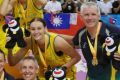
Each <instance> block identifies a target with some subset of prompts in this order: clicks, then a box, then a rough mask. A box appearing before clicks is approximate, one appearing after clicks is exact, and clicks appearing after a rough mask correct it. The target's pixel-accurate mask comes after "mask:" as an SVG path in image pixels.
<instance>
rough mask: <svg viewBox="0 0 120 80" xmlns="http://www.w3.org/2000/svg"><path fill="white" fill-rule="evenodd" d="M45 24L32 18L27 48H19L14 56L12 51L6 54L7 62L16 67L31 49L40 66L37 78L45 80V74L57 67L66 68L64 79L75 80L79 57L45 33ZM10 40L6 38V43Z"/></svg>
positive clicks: (70, 48)
mask: <svg viewBox="0 0 120 80" xmlns="http://www.w3.org/2000/svg"><path fill="white" fill-rule="evenodd" d="M46 28H47V27H46V23H45V21H44V20H43V19H41V18H34V19H33V20H32V21H31V22H30V32H31V37H29V38H26V39H25V41H26V43H27V46H26V47H24V48H21V49H20V50H19V51H18V52H17V53H16V54H15V55H13V54H12V53H13V52H12V49H9V50H8V52H9V54H8V62H9V64H10V65H11V66H14V65H16V64H17V63H18V62H19V61H20V60H21V59H22V58H23V57H24V56H25V54H26V53H27V51H28V50H29V49H32V53H33V54H34V56H35V58H36V59H37V61H38V64H39V66H40V69H39V77H40V78H41V80H45V74H44V73H45V72H46V71H47V70H49V69H50V70H51V69H53V68H55V67H57V66H61V67H63V66H64V67H66V68H67V69H66V72H67V73H66V77H67V78H70V80H76V68H75V67H74V64H76V63H77V62H78V61H79V60H80V55H79V54H78V53H77V52H76V50H75V49H73V47H72V46H70V44H68V43H67V41H65V40H64V39H63V38H62V37H60V36H58V35H57V34H55V33H49V32H47V31H46ZM10 39H11V38H10V37H7V41H9V40H10Z"/></svg>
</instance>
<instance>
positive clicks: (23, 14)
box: [13, 0, 43, 25]
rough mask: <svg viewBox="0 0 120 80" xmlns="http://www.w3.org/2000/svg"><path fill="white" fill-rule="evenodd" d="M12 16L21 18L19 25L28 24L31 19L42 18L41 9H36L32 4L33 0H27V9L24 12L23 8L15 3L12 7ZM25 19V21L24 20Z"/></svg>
mask: <svg viewBox="0 0 120 80" xmlns="http://www.w3.org/2000/svg"><path fill="white" fill-rule="evenodd" d="M13 14H14V16H15V17H20V18H21V21H20V22H21V25H23V24H24V23H27V24H28V22H30V21H31V20H32V19H33V18H35V17H39V18H43V9H42V7H41V8H37V6H35V4H34V0H27V7H26V9H25V10H24V8H23V7H22V6H21V4H20V3H19V1H18V2H16V4H15V5H14V11H13ZM24 18H25V19H24Z"/></svg>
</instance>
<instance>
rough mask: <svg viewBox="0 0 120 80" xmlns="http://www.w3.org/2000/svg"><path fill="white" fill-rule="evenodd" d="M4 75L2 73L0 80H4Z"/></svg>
mask: <svg viewBox="0 0 120 80" xmlns="http://www.w3.org/2000/svg"><path fill="white" fill-rule="evenodd" d="M4 75H5V74H4V72H2V75H1V78H0V80H4Z"/></svg>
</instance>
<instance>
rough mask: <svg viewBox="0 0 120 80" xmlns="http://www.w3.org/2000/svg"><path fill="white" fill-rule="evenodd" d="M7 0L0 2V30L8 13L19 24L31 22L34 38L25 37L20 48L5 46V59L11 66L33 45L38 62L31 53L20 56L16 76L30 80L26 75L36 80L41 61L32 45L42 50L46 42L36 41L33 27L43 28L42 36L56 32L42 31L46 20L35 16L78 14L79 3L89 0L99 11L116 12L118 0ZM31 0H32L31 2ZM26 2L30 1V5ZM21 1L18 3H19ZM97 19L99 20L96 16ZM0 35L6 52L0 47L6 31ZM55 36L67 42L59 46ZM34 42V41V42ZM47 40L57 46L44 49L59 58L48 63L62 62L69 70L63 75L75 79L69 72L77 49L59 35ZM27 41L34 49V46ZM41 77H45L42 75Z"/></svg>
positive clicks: (118, 12)
mask: <svg viewBox="0 0 120 80" xmlns="http://www.w3.org/2000/svg"><path fill="white" fill-rule="evenodd" d="M8 1H13V2H6V3H3V4H4V7H2V6H1V5H2V4H1V2H0V30H2V29H1V26H3V25H4V24H3V23H2V22H6V23H8V22H7V20H8V18H10V16H11V15H12V16H13V17H15V18H16V17H20V26H22V27H25V28H29V27H28V26H32V27H31V28H30V30H31V33H32V34H33V35H32V36H33V38H34V39H35V40H33V42H32V39H31V37H30V38H29V39H26V42H27V44H28V45H27V47H23V48H22V49H17V50H15V51H14V50H13V51H12V49H11V48H8V55H7V56H8V63H9V64H10V65H12V66H14V65H16V64H17V63H18V62H19V61H20V60H21V59H22V58H23V57H24V56H25V55H26V54H27V53H28V51H29V49H33V51H34V52H35V54H34V56H35V58H36V59H37V61H38V63H37V62H36V59H35V58H34V57H26V58H24V59H23V60H22V65H21V68H20V70H21V74H22V77H23V78H24V79H18V80H30V79H29V78H30V76H31V75H32V76H31V78H32V79H35V80H39V78H38V76H37V74H38V68H39V67H40V65H41V64H42V63H40V62H39V61H40V59H39V58H38V56H39V54H36V53H37V52H39V50H36V49H37V48H38V47H39V48H40V49H41V52H42V53H45V47H46V45H43V44H42V42H44V43H45V41H42V40H41V42H40V41H39V40H38V39H39V35H37V36H35V35H36V34H35V30H36V31H37V30H38V33H39V30H40V29H41V28H42V29H43V31H41V34H42V38H45V37H43V35H49V36H50V35H52V40H53V39H56V38H55V37H56V36H57V35H56V34H47V33H46V32H47V30H46V24H45V23H44V21H42V20H39V18H43V14H44V13H50V14H59V13H78V14H81V12H80V9H81V5H82V4H83V3H85V2H90V1H92V2H95V3H97V6H98V7H99V8H100V11H101V13H100V14H101V15H108V14H120V0H47V2H44V1H45V0H43V3H41V2H40V3H39V1H41V0H28V2H27V1H25V0H21V1H23V2H19V1H17V2H16V3H14V1H16V0H8ZM32 1H34V2H32ZM37 1H38V2H37ZM7 3H8V4H7ZM33 3H34V4H33ZM29 4H32V7H31V5H29ZM7 5H8V6H7ZM13 5H14V6H13ZM21 5H22V7H21ZM26 5H27V7H26ZM18 8H19V9H18ZM93 15H94V14H93ZM36 17H37V18H36ZM99 17H100V16H99ZM34 18H36V19H34ZM31 20H33V22H32V23H31V24H30V23H29V22H30V21H31ZM8 21H9V20H8ZM98 22H99V20H98ZM33 24H34V25H33ZM37 25H41V26H42V27H41V26H37ZM36 26H37V28H36ZM0 35H1V37H0V40H1V42H2V43H0V48H1V50H3V51H1V50H0V53H2V54H4V52H5V53H7V51H6V49H4V48H3V46H5V44H6V37H8V36H6V33H3V32H0ZM9 39H10V38H9ZM59 40H62V41H61V44H66V45H67V46H66V45H62V46H61V45H60V44H58V43H59V42H58V41H59ZM8 41H9V40H8ZM30 41H31V42H30ZM48 42H49V41H48ZM33 43H34V45H33ZM37 43H38V45H36V44H37ZM51 43H54V44H56V45H57V46H55V47H53V46H54V45H52V48H55V49H53V51H54V50H55V51H54V52H52V51H51V47H50V48H49V50H48V52H49V51H51V53H55V54H56V53H58V56H60V57H57V59H58V60H59V61H58V62H57V61H56V62H55V59H53V60H54V61H52V60H50V59H48V60H49V61H51V62H49V61H48V64H52V66H53V67H55V66H56V65H55V64H54V63H53V62H55V63H56V64H57V65H58V64H59V65H60V66H62V68H64V67H65V69H67V68H71V67H72V68H71V69H70V70H69V71H70V75H67V76H70V78H71V79H74V80H75V78H74V76H75V74H74V73H72V72H76V71H75V69H74V64H76V63H77V62H78V61H79V60H80V56H78V53H77V52H76V51H75V50H74V49H73V47H71V45H69V44H68V43H67V41H64V40H63V39H62V38H61V37H60V38H59V37H58V39H57V41H56V43H55V42H54V41H52V42H51ZM1 45H2V47H1ZM31 45H32V46H33V47H34V48H36V49H34V48H33V47H32V46H31ZM41 46H42V47H41ZM62 47H66V48H64V49H63V48H62ZM68 48H69V49H70V50H69V49H68ZM18 51H19V52H18ZM56 51H58V52H56ZM61 51H63V53H67V55H68V56H70V58H71V60H70V61H68V60H69V59H68V56H67V55H66V54H65V55H64V56H62V57H61ZM70 52H71V53H70ZM63 53H62V55H63ZM73 53H75V54H76V55H75V54H74V55H73ZM49 55H50V54H49ZM0 56H2V60H1V62H5V61H4V55H0ZM5 56H6V54H5ZM53 56H54V55H52V58H53ZM66 56H67V58H65V57H66ZM44 57H46V56H45V55H44ZM55 57H56V56H55ZM46 58H50V57H49V56H48V55H47V57H46ZM64 58H65V59H66V61H65V62H64V60H65V59H64ZM62 60H63V63H62V62H61V63H60V61H62ZM29 61H30V62H29ZM27 62H28V63H27ZM30 63H31V64H30ZM39 63H40V65H39V67H38V64H39ZM3 65H4V64H2V66H3ZM110 65H111V63H110ZM41 67H42V69H41V77H43V76H44V75H43V66H41ZM27 70H29V71H30V72H31V73H30V72H27ZM72 70H73V71H72ZM2 71H3V72H5V73H6V71H5V70H4V67H2ZM46 72H47V71H46ZM48 73H49V72H48ZM48 73H47V75H48ZM71 74H72V75H73V74H74V76H71ZM2 76H3V77H1V75H0V77H1V78H0V79H3V78H4V74H3V73H2ZM36 76H37V77H36ZM43 78H44V77H43ZM8 80H9V79H8ZM11 80H12V79H11ZM43 80H45V79H43ZM91 80H92V79H91ZM93 80H94V79H93ZM118 80H119V79H118Z"/></svg>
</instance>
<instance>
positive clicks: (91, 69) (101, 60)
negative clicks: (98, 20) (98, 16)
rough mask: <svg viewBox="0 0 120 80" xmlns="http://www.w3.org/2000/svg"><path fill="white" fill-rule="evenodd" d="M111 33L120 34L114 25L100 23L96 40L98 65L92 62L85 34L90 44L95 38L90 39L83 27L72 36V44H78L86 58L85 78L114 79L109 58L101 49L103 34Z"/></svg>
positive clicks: (93, 79)
mask: <svg viewBox="0 0 120 80" xmlns="http://www.w3.org/2000/svg"><path fill="white" fill-rule="evenodd" d="M111 33H117V34H119V35H120V30H119V29H118V28H116V27H113V26H110V25H106V24H104V23H102V26H101V29H100V32H99V35H98V41H97V60H98V65H95V66H94V65H93V64H92V59H93V56H92V54H91V51H90V47H89V44H88V41H87V36H88V37H89V39H90V42H91V43H92V45H94V42H95V39H91V37H90V34H89V33H88V32H87V30H86V28H85V27H84V28H82V29H81V30H79V31H78V32H77V34H76V36H75V37H74V38H73V43H74V45H75V46H79V47H80V48H81V49H82V53H83V55H84V57H85V59H86V62H87V67H88V72H87V78H86V79H87V80H114V79H113V75H112V66H111V60H110V58H108V57H107V55H106V53H105V51H104V50H103V45H104V40H105V35H108V34H111ZM116 66H119V65H116Z"/></svg>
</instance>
